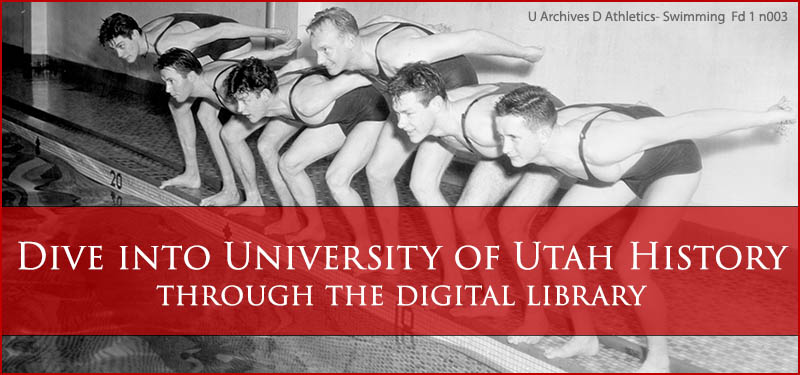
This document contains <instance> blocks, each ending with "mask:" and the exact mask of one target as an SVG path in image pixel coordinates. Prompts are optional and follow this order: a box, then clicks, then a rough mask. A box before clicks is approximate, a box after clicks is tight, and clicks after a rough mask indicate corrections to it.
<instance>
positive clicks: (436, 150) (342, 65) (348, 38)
mask: <svg viewBox="0 0 800 375" xmlns="http://www.w3.org/2000/svg"><path fill="white" fill-rule="evenodd" d="M307 30H308V31H309V33H310V37H311V47H312V48H313V49H314V50H315V51H316V52H317V62H318V63H319V64H320V65H322V66H324V67H325V68H327V69H328V72H330V73H331V74H337V73H339V72H341V71H346V70H347V71H357V72H360V73H362V74H364V75H366V76H367V77H369V78H370V79H371V80H372V81H373V84H374V85H375V87H376V88H378V89H379V90H385V87H386V83H387V81H388V80H389V79H390V78H391V77H393V76H394V75H395V73H396V72H397V71H398V70H399V69H400V68H401V67H403V66H404V65H406V64H408V63H412V62H418V61H424V62H428V63H431V64H432V65H433V66H434V68H436V69H437V70H438V71H439V73H440V74H441V75H442V77H444V79H445V85H446V88H447V89H454V88H457V87H461V86H468V85H475V84H477V83H478V80H477V75H476V74H475V70H474V69H473V68H472V66H471V64H470V63H469V61H468V60H467V59H466V58H465V57H464V56H463V55H465V54H478V55H500V56H509V57H515V58H521V59H524V60H526V61H529V62H536V61H538V60H539V59H541V57H542V49H541V48H539V47H533V46H520V45H518V44H516V43H513V42H510V41H508V40H506V39H503V38H501V37H499V36H497V35H494V34H492V33H489V32H485V31H481V30H466V31H460V32H448V33H440V34H434V33H433V31H431V30H429V29H427V28H426V27H424V26H422V25H420V24H416V23H413V22H408V21H405V20H399V19H394V18H388V17H382V18H381V19H379V20H376V22H373V23H370V24H367V25H366V26H364V27H363V28H361V29H359V28H358V24H357V22H356V20H355V18H354V17H353V15H352V14H350V13H349V12H348V11H347V10H345V9H342V8H328V9H325V10H323V11H320V12H318V13H317V14H315V15H314V19H313V20H311V22H309V26H308V28H307ZM416 148H417V145H416V144H414V143H412V142H410V141H409V140H408V137H407V136H406V135H405V134H404V133H403V132H401V131H399V130H398V129H397V128H396V127H394V126H392V125H391V124H387V125H386V126H385V127H384V129H383V130H382V131H381V135H380V137H379V139H378V144H377V146H376V147H375V152H374V154H373V156H372V158H371V159H370V161H369V164H368V165H367V178H368V180H369V186H370V193H371V196H372V201H373V203H374V204H375V205H376V206H397V205H398V204H399V201H398V197H397V188H396V186H395V182H394V179H395V177H396V175H397V173H398V172H399V170H400V168H401V167H402V165H403V164H404V163H405V161H406V160H407V159H408V157H409V156H410V155H411V153H412V152H413V151H414V150H415V149H416ZM424 148H430V149H432V150H431V151H430V152H426V153H425V155H427V157H419V156H417V158H416V159H415V161H414V169H415V170H417V171H420V172H422V171H423V170H425V169H426V168H429V167H428V166H430V165H440V164H441V163H439V162H438V161H437V160H435V159H436V158H447V157H448V156H447V155H450V153H449V151H447V150H446V149H444V148H443V147H442V146H440V145H439V144H438V143H436V142H429V141H425V142H422V144H421V145H420V146H419V149H420V150H422V149H424ZM441 173H443V170H433V171H431V172H430V173H425V174H434V175H440V174H441ZM430 186H431V184H430V183H428V182H427V181H421V179H413V177H412V183H411V189H412V191H415V195H417V196H421V197H428V198H430V201H427V202H421V203H422V204H425V205H431V206H446V205H447V202H446V200H445V199H444V197H443V196H442V195H441V193H440V192H439V189H438V186H437V187H436V188H435V189H430V194H427V193H425V194H423V193H422V192H421V190H424V189H429V188H430ZM417 193H419V194H417ZM381 212H382V213H383V214H384V215H381V217H379V222H380V224H381V230H382V232H383V241H384V242H385V243H390V244H394V243H398V242H397V241H399V238H398V237H399V234H398V228H399V223H398V215H397V214H391V213H390V212H388V209H384V210H382V211H381ZM442 227H443V228H451V229H449V230H450V232H445V231H440V232H437V233H436V235H437V242H439V243H442V244H445V246H446V247H451V246H453V245H454V242H455V231H454V229H452V228H453V226H452V225H444V226H442Z"/></svg>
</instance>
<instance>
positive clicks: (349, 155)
mask: <svg viewBox="0 0 800 375" xmlns="http://www.w3.org/2000/svg"><path fill="white" fill-rule="evenodd" d="M383 124H384V123H383V121H364V122H360V123H358V124H356V125H355V127H353V129H352V130H351V131H350V134H348V135H347V139H346V140H345V142H344V145H343V146H342V148H341V149H340V150H339V152H338V153H337V154H336V157H334V158H333V161H332V162H331V165H330V166H329V167H328V171H327V172H326V173H325V181H327V183H328V188H329V189H330V191H331V194H332V195H333V198H334V199H335V200H336V203H338V204H339V206H345V207H351V208H348V209H345V210H343V212H344V216H345V219H347V222H348V223H349V224H350V227H351V228H352V229H353V234H354V236H355V243H356V246H358V248H359V249H362V250H363V249H366V248H369V244H370V236H369V221H368V219H367V212H366V210H365V209H363V208H361V209H355V208H352V207H363V206H364V201H363V200H362V199H361V196H360V195H359V194H358V192H357V191H356V190H355V189H354V188H353V186H352V181H353V176H355V174H356V173H358V171H360V170H362V169H364V167H366V165H367V162H368V161H369V159H370V157H371V156H372V152H373V150H374V149H375V144H376V143H377V141H378V136H379V135H380V133H381V129H382V128H383Z"/></svg>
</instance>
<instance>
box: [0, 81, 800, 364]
mask: <svg viewBox="0 0 800 375" xmlns="http://www.w3.org/2000/svg"><path fill="white" fill-rule="evenodd" d="M2 83H3V123H4V126H5V124H7V123H13V124H14V125H13V126H17V127H23V128H25V129H27V131H32V132H38V133H39V134H41V135H42V136H46V137H49V138H51V139H57V140H59V142H60V143H62V144H64V145H66V146H68V147H69V148H71V149H73V150H77V151H78V152H79V153H80V154H83V155H86V156H88V157H92V158H95V159H97V160H100V161H102V162H103V163H105V164H108V165H110V166H112V167H113V168H117V169H118V170H120V171H124V172H125V173H126V174H129V175H131V176H135V177H136V178H138V180H139V181H141V185H139V187H137V188H138V189H140V190H141V189H149V190H147V191H152V194H164V196H172V197H173V198H174V201H170V202H174V203H173V204H175V205H183V204H197V203H198V202H199V200H200V199H201V197H206V196H209V195H211V194H212V193H213V192H214V191H215V190H217V189H218V188H219V185H220V178H219V174H218V171H217V169H216V167H215V165H214V162H213V157H212V156H211V153H210V149H209V147H208V143H207V141H206V139H205V137H204V135H202V131H201V130H199V129H198V137H197V140H198V146H197V149H198V160H199V163H200V170H201V171H202V172H201V173H202V179H203V186H202V187H201V188H200V189H178V188H174V189H173V188H170V189H168V190H167V191H166V192H159V191H157V190H158V189H157V188H156V187H157V185H158V183H159V182H160V181H162V180H164V179H166V178H169V177H171V176H174V175H176V174H178V173H179V172H180V171H181V170H182V165H181V161H182V160H183V157H182V155H181V151H180V150H181V149H180V146H179V144H178V141H177V135H176V132H175V127H174V125H173V124H172V120H171V117H170V115H169V112H168V111H167V108H166V103H165V102H166V96H164V97H160V98H154V97H144V96H142V95H139V94H136V93H132V92H128V91H125V90H119V89H111V88H107V87H104V86H102V85H98V84H94V83H89V82H85V81H83V82H78V81H76V80H72V79H70V77H67V76H66V75H65V74H63V73H60V72H59V73H54V72H49V71H40V72H36V73H34V74H33V75H31V74H29V72H27V71H24V70H21V69H9V70H4V71H3V82H2ZM9 126H11V125H9ZM4 130H5V129H4ZM255 138H257V134H256V135H253V136H251V137H250V139H249V144H250V146H251V148H252V150H254V151H255V147H254V146H255V145H254V140H255ZM329 163H330V160H329V159H323V160H320V161H319V162H317V163H315V164H313V165H312V166H311V167H310V168H309V169H308V174H309V176H310V177H311V179H312V181H314V183H315V185H316V187H317V191H318V195H317V196H318V203H319V204H320V205H326V206H335V202H334V201H333V199H332V197H331V195H330V194H329V193H328V191H327V187H326V186H325V183H324V175H325V170H326V169H327V165H328V164H329ZM257 164H258V163H257ZM468 173H469V167H468V166H464V165H458V166H456V167H455V168H451V169H450V170H449V171H448V173H447V174H446V176H445V178H444V183H443V184H442V189H443V192H444V194H445V196H446V198H447V199H448V200H449V201H450V202H451V203H452V202H454V201H455V200H456V199H457V197H458V195H459V193H460V191H461V188H462V186H463V182H464V181H465V178H466V175H467V174H468ZM257 175H258V182H259V189H260V191H261V192H262V197H263V199H264V201H265V204H266V205H272V206H275V205H277V202H278V201H277V197H276V194H275V192H274V191H273V190H272V188H271V187H270V185H269V183H268V182H267V179H266V173H265V171H264V170H263V168H262V167H261V166H258V171H257ZM408 180H409V172H408V165H407V166H406V167H404V169H403V170H402V171H401V173H400V176H399V177H398V189H399V195H400V204H401V205H408V206H413V205H416V204H417V203H416V201H415V200H414V198H413V196H412V194H411V192H410V190H409V189H408ZM354 185H355V188H356V190H357V191H359V193H360V194H361V195H362V198H363V199H364V200H365V202H367V204H369V196H368V189H367V182H366V177H365V175H364V173H363V172H361V173H359V174H358V175H357V176H356V178H355V179H354ZM147 194H150V193H147ZM145 195H146V194H145ZM165 199H166V198H165ZM495 339H496V341H497V342H501V343H503V344H505V339H504V338H502V337H498V338H495ZM20 340H24V338H9V337H4V339H3V351H4V360H3V362H4V363H3V365H4V369H5V368H6V365H7V362H6V361H7V359H6V358H7V357H6V355H5V354H6V349H7V348H8V345H10V344H11V343H12V342H19V341H20ZM104 340H106V341H109V340H110V341H109V342H108V343H105V344H103V345H105V348H106V349H107V348H108V347H112V346H113V345H116V344H118V342H117V341H114V340H115V339H113V338H108V339H104ZM117 340H118V341H126V340H127V341H130V342H132V343H133V344H135V345H143V346H149V347H150V348H151V349H152V350H154V351H155V352H156V353H159V356H160V359H161V361H162V362H164V363H166V364H165V365H164V363H162V365H164V366H165V367H164V368H165V369H166V370H165V371H171V370H177V371H180V370H181V369H182V370H183V371H188V370H190V369H191V368H186V367H181V366H188V365H187V364H186V363H185V362H186V358H185V357H186V356H185V355H183V354H181V353H178V354H175V353H172V352H170V350H171V349H170V347H171V346H174V345H176V342H178V341H180V340H184V341H186V340H188V341H186V342H183V341H181V342H182V343H183V344H185V345H186V346H187V348H188V349H187V350H189V351H191V350H192V348H193V346H192V345H194V346H195V347H201V346H202V347H203V348H205V346H203V345H205V344H203V345H201V344H198V343H203V342H205V341H204V339H202V338H196V339H181V338H180V337H164V338H163V339H156V338H155V337H150V338H145V339H141V340H139V339H135V338H124V337H123V338H119V339H117ZM137 340H138V341H137ZM209 340H210V339H209ZM214 340H216V341H218V342H224V341H225V340H230V342H234V343H238V342H239V341H241V340H243V339H242V338H237V337H228V338H226V337H225V336H219V337H216V339H214ZM252 340H253V341H254V342H256V341H259V339H255V338H252ZM270 340H272V339H270ZM274 340H278V341H280V340H281V339H280V338H275V339H274ZM329 340H333V341H335V339H329ZM353 340H354V341H356V342H359V340H358V338H355V339H353ZM365 340H366V341H370V340H372V342H370V345H372V346H375V345H377V346H376V347H380V348H384V349H385V348H391V347H392V346H391V345H389V344H386V343H384V342H383V341H381V340H383V339H379V338H374V337H373V338H371V339H366V338H365ZM392 340H394V339H389V338H386V339H385V341H386V342H391V341H392ZM565 340H567V337H564V336H549V337H546V338H545V339H544V340H543V342H542V343H540V344H538V345H535V346H528V345H522V346H520V347H519V349H520V350H521V351H523V352H525V353H527V354H528V355H531V356H533V357H535V358H537V359H540V360H543V361H545V362H546V363H548V364H550V365H553V366H556V367H558V368H561V369H563V370H566V371H569V372H629V371H633V370H635V369H636V368H637V366H638V363H639V362H640V358H641V356H642V353H643V347H644V346H643V344H644V342H643V338H641V337H618V336H603V337H602V340H601V342H602V344H603V345H602V350H601V353H600V354H599V355H597V356H593V357H580V358H575V359H569V360H558V361H549V360H545V359H544V356H543V350H542V348H544V347H552V346H554V345H557V344H559V343H562V342H564V341H565ZM56 341H57V339H52V338H50V339H47V340H43V341H42V342H43V343H45V344H47V343H51V344H52V345H57V344H56ZM362 341H363V340H362ZM376 342H379V344H380V345H378V344H376ZM422 342H426V341H425V340H422ZM669 343H670V349H671V351H670V354H671V356H672V358H673V371H676V372H795V373H796V372H797V370H798V367H797V366H798V338H797V336H673V337H671V338H670V340H669ZM40 344H41V343H40ZM133 344H131V345H133ZM217 344H218V345H222V346H224V344H219V343H217ZM236 345H238V344H236ZM260 345H261V346H263V345H267V346H269V345H268V344H264V343H263V342H260V341H259V343H258V344H252V345H250V346H255V347H260ZM287 345H288V344H287ZM370 345H366V344H362V346H369V347H372V346H370ZM381 345H383V346H381ZM95 349H97V348H94V349H92V350H95ZM97 350H99V349H97ZM119 350H122V349H119ZM298 350H299V349H298ZM376 350H377V349H376ZM386 350H391V349H386ZM399 350H401V351H402V350H409V349H407V348H406V349H402V348H401V349H399ZM415 350H416V349H415ZM122 351H123V352H124V350H122ZM173 351H174V349H173ZM379 351H380V350H378V352H379ZM166 352H169V353H172V354H169V355H167V354H164V355H162V354H163V353H166ZM170 355H176V356H177V357H174V358H173V357H170ZM376 355H377V354H376ZM168 358H169V360H168ZM190 358H191V356H190ZM170 360H173V361H176V362H175V363H179V364H180V366H178V365H170V364H169V363H170V362H169V361H170ZM463 360H464V359H463V358H456V359H451V361H452V363H457V362H458V361H463ZM136 361H139V362H137V363H140V362H141V361H142V359H141V358H138V359H136ZM62 362H63V361H62ZM364 362H365V363H364V364H363V366H365V367H359V366H350V367H347V366H344V367H341V369H342V370H343V371H344V370H345V369H346V370H349V371H354V370H355V371H358V370H360V371H367V370H368V369H369V367H366V366H367V365H368V363H369V361H364ZM8 363H9V364H10V363H11V362H8ZM141 363H150V364H152V363H153V362H152V361H148V360H144V362H141ZM118 366H121V367H118V368H130V369H131V370H140V369H142V370H146V369H145V368H133V367H125V366H131V365H130V364H118ZM409 366H410V367H409ZM26 368H29V369H30V367H26ZM103 368H104V367H102V366H100V367H85V369H88V370H89V371H102V369H103ZM155 368H161V367H158V366H156V367H154V369H155ZM289 368H293V367H291V366H290V367H289ZM315 368H316V369H317V370H320V368H319V367H315V366H314V365H308V364H305V365H304V366H300V367H297V368H293V369H295V370H299V371H314V370H315ZM336 368H339V367H336ZM469 368H472V369H473V371H480V369H478V368H477V367H469ZM52 369H55V368H52ZM105 369H106V371H109V370H112V369H111V368H110V367H107V368H105ZM148 369H149V368H148ZM281 369H282V368H273V370H277V371H280V370H281ZM39 370H41V371H48V369H47V368H40V369H39ZM262 370H264V371H266V370H267V369H266V368H263V369H262ZM284 370H286V369H284ZM426 370H427V369H425V368H423V367H419V366H416V365H412V364H407V363H406V364H403V363H402V362H401V361H400V362H397V363H394V364H392V365H387V367H385V368H381V370H378V371H426ZM431 370H436V371H463V370H464V368H462V367H459V366H458V365H456V364H454V365H453V366H450V367H447V366H444V367H442V366H441V364H437V367H434V368H431ZM485 370H486V371H492V370H494V369H493V368H492V367H491V366H489V367H486V368H485ZM533 370H534V369H532V370H531V371H533ZM212 371H214V370H212ZM216 371H225V368H224V367H219V368H217V369H216Z"/></svg>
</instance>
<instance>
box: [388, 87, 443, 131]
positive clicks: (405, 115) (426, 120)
mask: <svg viewBox="0 0 800 375" xmlns="http://www.w3.org/2000/svg"><path fill="white" fill-rule="evenodd" d="M418 95H419V94H417V93H415V92H406V93H404V94H401V95H400V96H398V97H396V98H394V100H392V109H394V111H395V113H397V127H398V128H400V129H401V130H403V131H405V132H406V133H408V138H409V139H411V142H414V143H419V142H422V140H423V139H425V137H427V136H428V135H430V134H431V131H433V125H434V124H435V123H436V108H438V101H441V98H439V97H438V96H437V97H435V98H433V99H431V101H430V102H429V103H428V105H424V104H422V101H420V99H419V97H418Z"/></svg>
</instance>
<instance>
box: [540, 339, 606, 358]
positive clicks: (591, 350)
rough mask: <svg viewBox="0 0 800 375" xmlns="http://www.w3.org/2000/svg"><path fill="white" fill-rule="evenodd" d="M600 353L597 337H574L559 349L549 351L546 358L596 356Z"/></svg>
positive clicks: (545, 354)
mask: <svg viewBox="0 0 800 375" xmlns="http://www.w3.org/2000/svg"><path fill="white" fill-rule="evenodd" d="M599 351H600V341H598V340H597V336H572V338H571V339H569V341H567V342H566V343H565V344H564V345H561V346H559V347H558V348H552V349H548V350H546V351H545V352H544V356H545V357H546V358H548V359H553V358H570V357H574V356H577V355H587V356H588V355H595V354H597V353H598V352H599Z"/></svg>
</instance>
